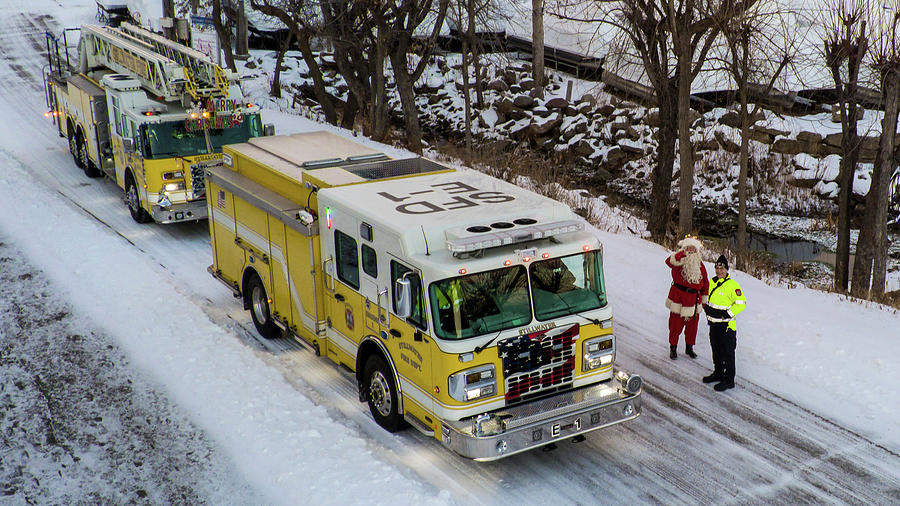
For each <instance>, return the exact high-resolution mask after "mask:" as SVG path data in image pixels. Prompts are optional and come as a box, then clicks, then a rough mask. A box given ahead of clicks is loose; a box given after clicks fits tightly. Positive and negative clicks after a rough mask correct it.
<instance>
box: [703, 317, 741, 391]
mask: <svg viewBox="0 0 900 506" xmlns="http://www.w3.org/2000/svg"><path fill="white" fill-rule="evenodd" d="M709 346H710V348H712V359H713V365H714V366H715V369H714V370H713V374H715V375H716V376H718V377H720V378H722V381H724V382H726V383H734V349H735V348H736V347H737V331H734V330H731V329H729V328H728V324H727V323H710V324H709Z"/></svg>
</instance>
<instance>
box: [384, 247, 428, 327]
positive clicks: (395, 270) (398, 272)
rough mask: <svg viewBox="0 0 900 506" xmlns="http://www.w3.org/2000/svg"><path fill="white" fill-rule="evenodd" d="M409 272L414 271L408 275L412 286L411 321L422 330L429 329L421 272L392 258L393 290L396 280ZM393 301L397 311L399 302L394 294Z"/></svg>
mask: <svg viewBox="0 0 900 506" xmlns="http://www.w3.org/2000/svg"><path fill="white" fill-rule="evenodd" d="M407 272H411V273H412V274H410V275H409V276H407V277H406V279H408V280H409V281H410V284H411V288H412V313H411V314H410V315H409V322H410V323H412V324H413V325H415V326H416V327H418V328H420V329H422V330H427V329H428V324H427V323H426V322H425V297H424V292H423V291H422V278H421V277H419V274H418V273H416V272H414V271H413V270H412V269H410V268H409V267H407V266H405V265H403V264H401V263H399V262H397V261H396V260H391V292H393V291H394V282H395V281H397V280H398V279H400V278H402V277H403V275H404V274H406V273H407ZM391 301H392V302H391V304H392V307H393V309H394V312H395V313H396V312H397V302H396V299H395V297H394V296H393V295H392V296H391Z"/></svg>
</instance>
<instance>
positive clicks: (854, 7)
mask: <svg viewBox="0 0 900 506" xmlns="http://www.w3.org/2000/svg"><path fill="white" fill-rule="evenodd" d="M869 8H870V5H869V2H868V0H827V1H826V4H825V8H824V10H823V14H824V35H825V37H824V39H825V41H824V48H823V49H824V56H825V63H826V65H828V68H829V70H830V71H831V77H832V79H833V80H834V86H835V91H836V92H837V99H838V107H839V110H840V114H841V152H842V155H841V166H840V172H839V174H838V186H839V190H838V224H837V251H836V255H835V266H834V289H835V290H838V291H842V292H846V291H847V288H848V283H849V279H850V277H849V273H850V218H851V216H850V198H851V196H852V194H853V175H854V174H855V173H856V167H857V165H858V163H859V148H860V139H859V134H858V132H857V122H858V116H857V111H858V108H859V95H858V88H859V71H860V67H861V66H862V62H863V58H865V54H866V51H868V49H869V41H868V37H867V36H866V20H865V14H866V12H867V11H868V10H869Z"/></svg>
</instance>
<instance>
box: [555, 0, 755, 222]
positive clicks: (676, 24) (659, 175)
mask: <svg viewBox="0 0 900 506" xmlns="http://www.w3.org/2000/svg"><path fill="white" fill-rule="evenodd" d="M557 1H558V3H557V4H556V7H555V8H554V15H557V16H559V17H562V18H566V19H574V20H578V21H591V22H601V23H604V24H607V25H611V26H614V27H616V28H617V29H618V31H619V32H620V33H621V34H622V35H624V37H625V38H626V39H627V40H628V42H629V43H630V48H631V50H633V51H634V52H633V53H630V54H625V55H623V56H624V57H625V58H626V59H629V58H633V59H636V60H637V62H638V63H639V64H640V65H641V67H642V69H643V72H644V74H645V76H646V78H647V80H648V81H649V82H650V85H651V87H652V88H653V90H654V94H655V96H656V101H657V105H658V106H659V124H660V126H659V139H658V143H659V144H658V149H657V164H656V166H655V167H654V168H653V174H652V176H651V178H652V188H651V191H650V219H649V220H648V224H647V228H648V229H649V231H650V234H651V236H652V237H653V238H654V239H656V240H662V239H663V238H664V237H665V235H666V226H667V224H668V222H669V218H670V209H669V198H670V194H671V184H672V168H673V166H674V162H675V140H676V137H678V138H679V139H680V150H679V153H680V155H681V200H680V205H679V229H680V232H681V233H685V234H686V233H688V232H690V231H691V229H692V228H693V223H692V222H693V203H692V201H691V198H692V194H693V173H694V167H693V161H692V159H693V156H692V154H693V153H692V149H693V147H692V146H691V142H690V126H691V125H690V115H689V114H688V113H689V110H690V96H691V85H692V83H693V82H694V80H695V79H696V77H697V74H699V72H700V71H701V69H702V68H703V66H704V63H705V62H706V59H707V55H708V53H709V51H710V48H711V47H712V46H713V43H714V42H715V40H716V38H717V37H718V35H719V29H718V27H717V25H716V23H715V22H714V20H715V19H720V18H721V15H719V14H717V13H719V12H721V11H723V10H725V9H737V10H742V9H746V8H748V7H749V6H751V5H752V4H753V3H755V1H756V0H744V1H742V2H735V1H734V0H594V2H592V3H590V6H591V9H586V8H585V6H584V3H583V2H579V1H577V0H557ZM610 61H612V59H611V58H607V62H610Z"/></svg>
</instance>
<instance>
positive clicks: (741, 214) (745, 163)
mask: <svg viewBox="0 0 900 506" xmlns="http://www.w3.org/2000/svg"><path fill="white" fill-rule="evenodd" d="M746 48H747V46H744V61H743V65H742V66H743V67H744V68H743V70H744V72H743V74H742V79H741V80H740V84H739V88H740V96H741V162H740V163H741V168H740V172H739V174H738V226H737V245H736V248H735V249H736V251H737V265H736V267H737V268H738V269H739V270H745V269H746V268H747V256H748V255H747V177H748V175H749V172H750V167H749V165H750V111H748V105H747V102H748V99H747V66H746V63H747V58H748V57H749V55H748V54H747V51H746Z"/></svg>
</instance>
